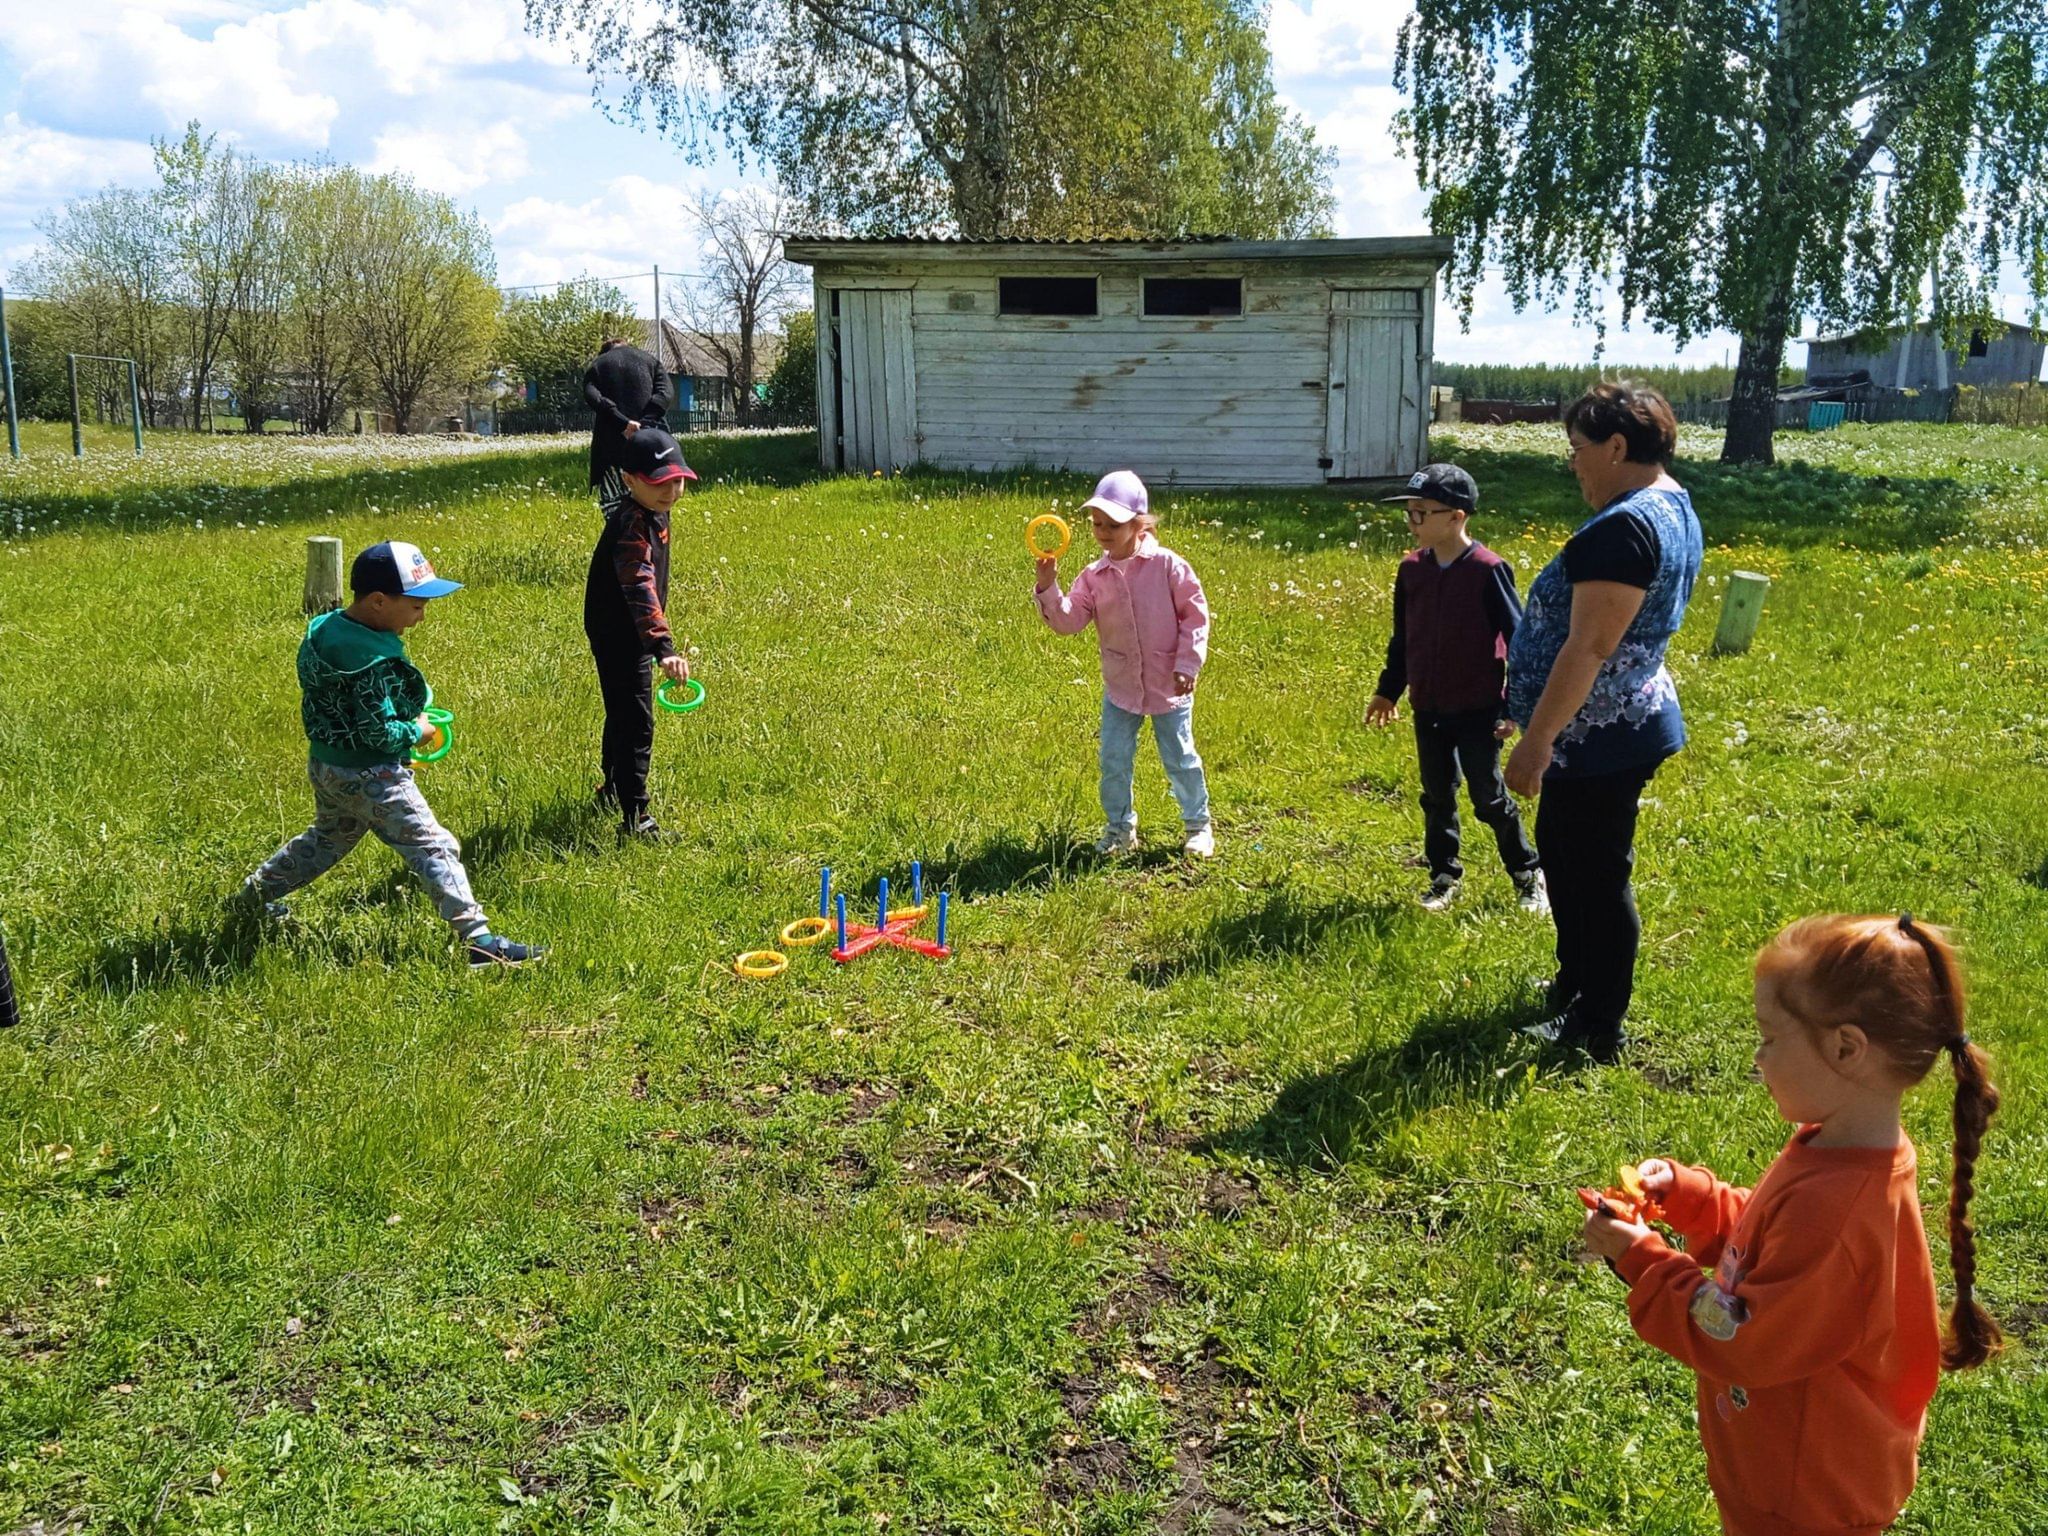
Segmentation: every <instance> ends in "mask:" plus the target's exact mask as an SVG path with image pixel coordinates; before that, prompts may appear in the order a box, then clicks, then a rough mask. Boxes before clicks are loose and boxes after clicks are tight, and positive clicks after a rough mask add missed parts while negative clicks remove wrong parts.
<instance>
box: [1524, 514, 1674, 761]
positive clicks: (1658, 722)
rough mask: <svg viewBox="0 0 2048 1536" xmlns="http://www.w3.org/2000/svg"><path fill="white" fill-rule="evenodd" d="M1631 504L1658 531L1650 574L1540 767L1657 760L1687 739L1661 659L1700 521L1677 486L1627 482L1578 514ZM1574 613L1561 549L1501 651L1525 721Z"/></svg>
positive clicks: (1591, 520) (1595, 518) (1599, 517)
mask: <svg viewBox="0 0 2048 1536" xmlns="http://www.w3.org/2000/svg"><path fill="white" fill-rule="evenodd" d="M1623 512H1633V513H1635V514H1636V515H1637V516H1638V517H1640V518H1642V519H1643V520H1644V521H1645V522H1646V523H1648V524H1649V525H1650V529H1651V531H1652V532H1653V533H1654V534H1655V535H1656V541H1657V574H1656V575H1655V576H1654V577H1652V578H1651V580H1650V586H1649V590H1648V591H1646V592H1645V593H1644V594H1643V606H1642V608H1641V609H1640V610H1639V611H1638V612H1637V614H1636V616H1635V619H1634V621H1633V622H1632V623H1631V624H1630V625H1629V627H1628V632H1627V633H1626V634H1624V635H1623V636H1622V637H1621V644H1620V645H1618V646H1616V647H1615V648H1614V654H1613V655H1612V656H1609V657H1608V658H1607V660H1606V662H1605V663H1603V664H1602V666H1601V668H1600V675H1599V676H1598V677H1596V678H1595V679H1594V680H1593V691H1592V692H1591V693H1590V694H1588V695H1587V696H1586V702H1585V704H1584V706H1583V707H1582V708H1581V709H1580V710H1579V712H1578V714H1577V715H1575V716H1574V717H1573V718H1572V720H1571V723H1570V724H1568V725H1566V726H1565V728H1564V730H1563V731H1562V732H1560V733H1559V734H1558V738H1557V748H1556V751H1555V753H1554V755H1553V756H1552V758H1551V762H1550V770H1549V773H1548V775H1547V777H1551V778H1574V779H1577V778H1588V777H1591V776H1592V775H1594V774H1599V773H1619V772H1620V771H1621V770H1623V769H1625V768H1640V767H1643V766H1645V765H1646V764H1651V763H1658V762H1662V761H1663V760H1664V759H1665V758H1667V757H1669V756H1671V754H1672V753H1674V752H1676V751H1677V750H1678V749H1679V748H1680V747H1682V746H1684V745H1685V717H1684V716H1683V715H1682V714H1680V713H1679V708H1678V689H1677V687H1676V686H1675V685H1674V684H1673V683H1672V681H1671V674H1670V673H1669V672H1667V671H1666V670H1665V669H1664V649H1665V647H1666V646H1667V645H1669V644H1670V643H1671V637H1672V636H1673V635H1675V634H1676V633H1678V626H1679V624H1680V623H1681V622H1682V621H1683V620H1684V618H1685V605H1686V604H1687V603H1688V602H1690V601H1691V600H1692V587H1693V583H1694V582H1695V581H1697V580H1698V579H1699V574H1700V554H1701V549H1700V523H1699V519H1698V518H1697V517H1695V516H1694V515H1693V510H1692V498H1691V497H1690V496H1688V495H1687V494H1686V493H1685V492H1684V491H1672V490H1641V491H1631V492H1630V493H1629V494H1628V495H1626V496H1622V497H1619V498H1617V499H1616V500H1614V501H1611V502H1609V503H1608V504H1607V505H1606V506H1604V507H1602V508H1601V509H1600V510H1599V511H1598V512H1596V513H1594V514H1593V515H1592V516H1591V517H1590V518H1588V519H1587V520H1586V521H1585V523H1583V524H1582V525H1581V526H1580V528H1579V532H1581V533H1583V532H1585V530H1586V529H1588V528H1591V527H1592V526H1594V524H1596V523H1599V522H1600V521H1602V520H1603V519H1605V518H1610V517H1614V516H1617V515H1619V514H1621V513H1623ZM1571 623H1572V586H1571V582H1570V581H1569V580H1568V579H1567V578H1566V576H1565V570H1564V554H1563V552H1562V551H1560V552H1559V553H1558V555H1557V557H1556V558H1555V559H1553V560H1552V561H1551V562H1550V564H1548V565H1546V566H1545V567H1544V568H1543V570H1542V572H1541V574H1539V575H1538V576H1537V578H1536V580H1535V581H1534V582H1533V583H1531V584H1530V587H1529V602H1528V606H1527V607H1526V608H1524V609H1523V611H1522V622H1521V624H1520V625H1519V626H1518V627H1517V628H1516V630H1515V639H1514V644H1513V645H1512V646H1511V647H1510V648H1509V651H1508V717H1509V718H1510V719H1513V720H1517V721H1519V722H1521V723H1522V724H1523V725H1527V724H1528V723H1529V717H1530V715H1531V714H1533V713H1534V712H1535V709H1536V701H1537V699H1539V698H1540V697H1542V694H1543V685H1544V684H1545V683H1547V682H1548V681H1549V680H1550V669H1551V667H1552V666H1553V665H1555V664H1556V662H1557V653H1558V652H1559V651H1560V650H1562V649H1563V648H1564V641H1565V635H1566V634H1567V632H1569V630H1570V629H1571Z"/></svg>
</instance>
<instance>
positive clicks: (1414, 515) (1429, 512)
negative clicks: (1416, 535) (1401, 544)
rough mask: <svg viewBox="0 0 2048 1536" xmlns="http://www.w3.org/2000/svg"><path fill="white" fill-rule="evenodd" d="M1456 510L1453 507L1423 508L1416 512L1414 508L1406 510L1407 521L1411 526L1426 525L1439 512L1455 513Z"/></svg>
mask: <svg viewBox="0 0 2048 1536" xmlns="http://www.w3.org/2000/svg"><path fill="white" fill-rule="evenodd" d="M1456 510H1457V508H1455V507H1424V508H1422V509H1421V510H1420V511H1417V510H1416V509H1415V508H1414V507H1410V508H1409V509H1408V521H1409V523H1410V524H1411V525H1412V524H1416V523H1426V522H1428V521H1429V520H1430V519H1431V518H1432V517H1435V516H1436V515H1437V513H1439V512H1455V511H1456Z"/></svg>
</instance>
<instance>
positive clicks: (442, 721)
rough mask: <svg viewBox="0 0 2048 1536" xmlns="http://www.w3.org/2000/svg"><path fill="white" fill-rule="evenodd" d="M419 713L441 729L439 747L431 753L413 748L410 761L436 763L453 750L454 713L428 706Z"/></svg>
mask: <svg viewBox="0 0 2048 1536" xmlns="http://www.w3.org/2000/svg"><path fill="white" fill-rule="evenodd" d="M420 713H421V714H423V715H425V716H426V717H427V718H428V719H429V720H431V721H433V723H434V724H436V725H438V726H439V727H441V745H440V746H438V747H436V748H434V750H433V751H431V752H422V751H420V750H419V749H418V748H417V747H415V748H414V749H413V754H412V760H413V761H414V762H416V763H438V762H439V761H441V759H442V758H444V757H446V756H447V755H448V754H449V753H450V752H453V751H454V750H455V712H454V711H453V710H450V709H436V708H434V706H433V705H431V704H429V705H428V706H427V707H426V708H425V709H423V710H421V711H420Z"/></svg>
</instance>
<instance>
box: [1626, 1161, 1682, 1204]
mask: <svg viewBox="0 0 2048 1536" xmlns="http://www.w3.org/2000/svg"><path fill="white" fill-rule="evenodd" d="M1636 1177H1637V1178H1638V1179H1639V1180H1641V1181H1642V1186H1643V1193H1644V1194H1646V1195H1648V1196H1649V1197H1650V1198H1651V1199H1652V1200H1655V1201H1658V1202H1660V1203H1661V1202H1662V1201H1663V1200H1664V1197H1665V1196H1667V1195H1669V1194H1670V1193H1671V1186H1672V1185H1673V1184H1675V1183H1677V1182H1678V1175H1677V1174H1676V1173H1675V1172H1674V1171H1673V1170H1672V1167H1671V1165H1670V1164H1669V1163H1667V1162H1666V1161H1665V1160H1664V1159H1663V1158H1661V1157H1653V1158H1650V1159H1649V1160H1648V1161H1646V1162H1640V1163H1637V1164H1636Z"/></svg>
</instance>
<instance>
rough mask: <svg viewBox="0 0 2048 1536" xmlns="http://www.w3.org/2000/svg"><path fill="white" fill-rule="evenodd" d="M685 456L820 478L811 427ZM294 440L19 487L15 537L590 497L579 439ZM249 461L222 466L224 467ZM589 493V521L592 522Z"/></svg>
mask: <svg viewBox="0 0 2048 1536" xmlns="http://www.w3.org/2000/svg"><path fill="white" fill-rule="evenodd" d="M688 441H689V454H690V462H691V464H692V466H693V467H695V468H696V469H697V470H698V472H699V473H700V474H701V475H702V476H703V478H704V479H705V480H706V481H710V480H712V479H714V478H738V479H743V480H748V481H762V482H766V483H770V484H774V485H798V484H802V483H804V482H806V481H811V480H816V479H818V478H820V476H821V473H822V471H820V469H819V468H818V462H817V459H818V454H817V439H816V438H815V437H814V436H807V435H790V436H782V437H749V438H720V437H692V438H690V439H689V440H688ZM289 442H290V443H291V445H292V446H295V447H299V448H301V449H307V450H311V451H307V452H303V453H301V454H300V455H298V456H296V457H295V456H293V455H292V454H291V452H290V450H289V449H288V448H287V449H281V450H280V452H279V454H278V457H277V460H276V462H275V463H274V464H272V465H270V466H269V468H268V473H267V474H266V475H265V476H264V477H263V478H262V479H260V480H257V481H254V482H251V483H246V484H245V483H241V482H239V481H236V480H232V479H226V480H219V479H210V478H207V477H205V476H203V475H195V476H193V477H192V478H190V479H183V478H180V479H177V480H174V481H173V482H171V483H169V484H163V485H152V484H148V483H146V482H144V483H137V482H133V481H124V480H111V481H108V482H105V483H104V484H99V485H95V484H93V483H90V482H83V483H81V485H80V486H79V487H77V488H75V489H74V488H69V487H67V488H66V489H64V490H63V491H61V492H58V493H55V494H47V493H38V494H35V495H28V496H23V497H22V498H21V500H22V503H23V504H24V505H25V506H26V507H27V508H28V509H29V510H30V512H31V516H32V521H33V523H34V525H35V526H34V527H33V528H32V529H30V530H28V531H27V532H26V533H25V534H22V535H17V537H27V538H33V537H35V536H36V534H37V533H38V532H40V531H42V530H44V529H45V528H47V527H48V526H49V525H51V524H53V523H54V524H57V525H59V526H60V527H61V528H63V529H65V530H73V529H76V528H78V527H80V526H81V525H84V526H87V527H93V528H105V529H110V530H120V531H124V532H145V531H148V530H150V529H153V528H163V527H170V526H174V525H179V524H184V525H189V524H191V522H192V521H193V519H195V518H204V519H205V520H206V522H207V524H208V525H209V526H211V527H232V526H234V524H236V523H238V522H246V523H249V524H251V525H253V524H254V523H255V522H256V520H257V519H259V518H261V519H263V520H264V521H265V522H266V523H268V524H270V525H271V526H273V527H283V526H288V525H292V524H297V523H306V522H314V521H322V522H324V521H325V520H327V519H328V518H329V517H330V516H337V515H338V516H349V515H354V514H359V513H363V512H367V511H369V510H370V509H371V508H372V507H379V508H385V509H404V508H409V507H418V506H421V505H424V504H430V503H431V504H436V505H446V504H448V503H451V502H462V501H474V500H477V499H479V498H486V499H487V498H488V497H490V496H491V495H493V494H494V493H498V492H502V491H508V490H512V489H517V490H519V491H520V493H521V494H526V493H527V492H528V491H530V490H531V489H532V487H533V486H534V485H535V484H536V483H538V484H539V485H540V486H542V487H543V488H545V489H546V490H547V491H549V492H551V493H553V494H555V495H560V496H569V497H589V496H592V492H591V490H590V487H589V484H588V481H589V466H590V457H589V450H588V449H587V448H586V447H563V446H559V445H556V444H554V443H546V444H541V443H536V444H535V445H534V446H533V447H531V448H523V447H522V448H501V449H493V450H491V451H489V452H479V453H468V454H460V453H457V454H450V455H449V456H447V457H445V458H432V459H422V460H420V461H418V462H416V463H409V464H396V465H389V464H378V465H365V466H363V467H360V468H354V469H344V470H341V471H340V472H338V473H336V472H333V471H331V470H329V469H328V468H327V466H326V465H325V464H324V463H323V461H322V460H321V459H320V457H319V456H318V448H319V445H320V443H321V440H320V439H318V438H292V439H290V440H289ZM247 472H250V471H249V470H248V466H247V465H245V464H236V465H233V466H231V467H229V468H228V470H227V473H228V474H230V475H233V474H236V473H247ZM595 517H596V513H595V504H594V501H593V511H592V519H593V521H592V529H593V534H594V530H595V527H596V523H595Z"/></svg>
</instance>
